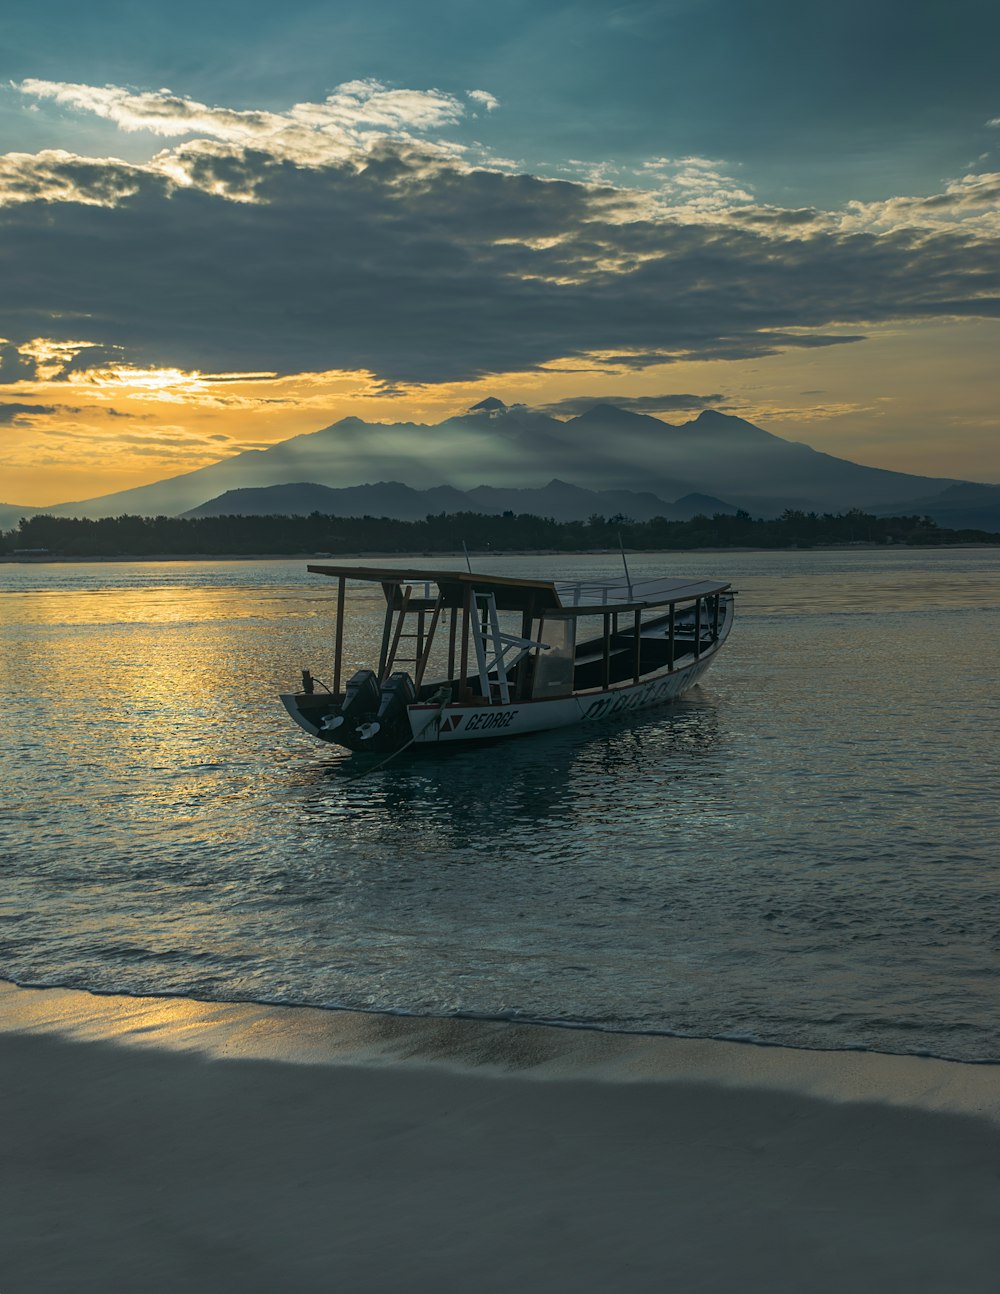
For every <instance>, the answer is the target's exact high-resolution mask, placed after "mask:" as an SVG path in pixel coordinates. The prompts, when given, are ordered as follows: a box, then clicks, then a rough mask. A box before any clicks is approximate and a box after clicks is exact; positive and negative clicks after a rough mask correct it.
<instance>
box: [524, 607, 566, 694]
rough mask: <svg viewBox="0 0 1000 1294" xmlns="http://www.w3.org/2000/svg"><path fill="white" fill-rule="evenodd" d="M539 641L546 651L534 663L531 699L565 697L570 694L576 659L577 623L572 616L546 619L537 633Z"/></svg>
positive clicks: (537, 654)
mask: <svg viewBox="0 0 1000 1294" xmlns="http://www.w3.org/2000/svg"><path fill="white" fill-rule="evenodd" d="M539 641H541V642H543V643H546V644H547V645H548V651H538V652H537V653H536V657H537V658H536V661H535V681H534V684H533V686H532V689H531V695H532V696H533V697H551V696H566V695H567V693H569V692H572V691H573V668H574V661H575V657H576V620H575V618H574V617H572V616H546V617H545V619H544V620H543V621H542V624H541V628H540V630H539Z"/></svg>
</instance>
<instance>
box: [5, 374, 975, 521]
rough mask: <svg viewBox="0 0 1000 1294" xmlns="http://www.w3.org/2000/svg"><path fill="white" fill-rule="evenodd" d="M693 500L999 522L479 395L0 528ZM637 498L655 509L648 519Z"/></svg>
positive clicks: (669, 433)
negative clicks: (447, 408) (126, 519)
mask: <svg viewBox="0 0 1000 1294" xmlns="http://www.w3.org/2000/svg"><path fill="white" fill-rule="evenodd" d="M567 482H572V485H570V484H568V483H567ZM487 483H488V484H487ZM276 487H281V488H280V489H277V490H276ZM321 487H325V489H326V491H329V493H324V492H323V489H322V488H321ZM574 490H576V491H577V493H576V494H575V495H574V493H573V491H574ZM260 491H264V492H265V493H263V494H262V493H258V492H260ZM248 492H249V493H248ZM265 495H266V497H265ZM595 495H600V496H601V497H600V499H595ZM699 495H700V496H703V500H702V502H701V503H700V504H699V506H698V507H697V509H696V510H697V511H706V512H707V511H731V510H733V509H736V508H744V509H746V510H747V511H748V512H750V513H751V514H752V515H754V516H774V515H778V514H780V513H781V512H783V511H784V510H785V509H786V508H801V509H803V510H805V511H818V512H829V511H844V510H846V509H849V508H852V507H860V508H864V509H866V510H868V511H871V512H876V513H882V514H888V513H920V514H926V515H930V516H932V517H934V518H935V520H938V522H939V524H942V525H954V526H973V525H976V526H980V527H982V528H985V529H1000V486H990V485H981V484H975V483H972V482H963V481H957V480H954V479H951V478H936V477H927V476H914V475H911V474H909V473H906V472H892V471H888V470H886V469H883V468H874V467H865V466H863V465H862V464H859V463H853V462H851V461H849V460H847V459H843V458H837V457H835V456H833V455H831V454H825V453H822V452H820V451H818V450H814V449H811V448H810V447H809V446H808V445H804V444H800V443H797V442H795V441H790V440H785V439H783V438H782V437H780V436H775V435H774V434H772V433H771V432H768V431H765V430H764V429H763V428H761V427H757V426H755V425H754V424H753V423H751V422H747V421H746V420H745V419H743V418H738V417H735V416H733V415H731V414H725V413H720V412H718V411H717V410H705V411H704V412H702V413H701V414H699V415H698V417H697V418H695V419H694V420H693V421H691V422H688V423H684V424H681V425H674V424H671V423H667V422H664V421H663V420H662V419H660V418H655V417H652V416H650V415H649V414H640V413H633V412H631V411H629V410H626V409H619V408H617V407H615V406H613V405H606V404H597V405H595V406H594V407H593V408H591V409H589V410H588V411H587V412H586V413H582V414H580V415H579V416H577V417H573V418H569V419H566V420H565V421H563V420H560V419H558V418H554V417H551V416H550V415H548V414H546V413H543V412H541V411H539V410H535V409H530V408H528V407H527V406H525V405H512V406H507V405H505V404H504V403H503V402H502V401H500V400H498V399H495V398H491V399H489V400H485V401H481V402H480V403H479V404H477V405H474V406H473V407H472V408H471V409H469V410H467V411H466V412H465V413H464V414H460V415H458V416H456V417H452V418H446V419H445V420H444V421H443V422H440V423H436V424H431V425H425V424H419V423H368V422H364V421H363V420H362V419H360V418H342V419H341V420H340V421H339V422H336V423H334V424H332V425H331V426H329V427H324V428H322V429H321V430H319V431H315V432H309V433H305V434H303V435H299V436H294V437H292V438H291V439H289V440H285V441H281V442H280V443H279V444H276V445H272V446H271V447H270V448H268V449H264V450H246V451H244V452H243V453H240V454H236V455H235V456H233V457H232V458H227V459H224V460H222V461H221V462H218V463H212V464H210V465H209V466H207V467H202V468H198V469H197V470H196V471H193V472H186V473H184V474H183V475H180V476H175V477H172V478H170V479H168V480H164V481H158V482H156V483H154V484H151V485H144V486H139V487H137V488H135V489H131V490H122V491H119V492H117V493H115V494H108V495H102V496H100V497H98V498H93V499H86V500H82V501H79V502H74V503H63V504H58V505H56V506H53V507H48V508H44V509H42V508H18V507H16V506H15V505H0V526H4V527H5V528H6V527H9V526H11V525H14V524H16V520H17V518H18V517H20V516H23V515H26V514H28V515H30V514H32V513H37V512H43V511H44V512H46V513H51V514H54V515H57V516H79V517H101V516H119V515H122V514H124V513H137V514H140V515H146V516H151V515H159V514H165V515H168V516H176V515H182V514H187V513H191V514H197V515H205V514H206V513H210V514H213V515H218V514H219V513H220V512H223V511H236V510H239V511H243V512H254V513H256V512H259V511H260V510H261V509H262V508H264V507H266V509H267V510H268V511H280V512H312V511H315V510H319V511H324V510H327V509H330V510H333V511H335V512H337V513H340V514H341V515H352V514H353V515H357V514H358V512H359V510H360V511H361V512H362V514H364V513H367V514H369V515H373V516H399V517H404V516H411V515H413V513H412V509H414V508H419V509H421V511H419V513H418V514H417V515H420V516H423V515H426V513H427V512H440V511H442V510H444V511H454V510H462V509H466V508H472V509H473V510H477V511H484V512H494V511H505V510H507V509H508V508H509V509H511V510H513V511H515V512H524V511H535V512H540V513H542V515H546V516H558V517H559V518H562V519H570V518H569V516H568V513H567V509H569V510H570V511H573V510H574V509H579V510H580V511H579V512H577V513H576V515H578V516H583V517H586V516H589V515H591V514H592V513H593V512H601V513H604V514H605V515H609V514H610V515H613V514H614V513H617V512H621V513H623V514H625V515H627V516H631V517H634V518H635V519H636V520H640V519H642V518H643V517H644V516H646V515H658V514H662V515H666V516H670V515H676V516H678V517H680V515H682V514H684V512H685V511H686V509H687V508H688V507H689V500H690V498H691V496H699ZM669 500H676V502H674V503H669V502H668V501H669ZM651 507H654V508H655V509H656V511H655V512H654V513H652V514H648V509H649V508H651ZM677 509H680V510H681V512H680V513H677V512H676V510H677ZM945 516H947V518H948V520H944V518H945ZM972 517H975V518H976V520H972V519H971V518H972Z"/></svg>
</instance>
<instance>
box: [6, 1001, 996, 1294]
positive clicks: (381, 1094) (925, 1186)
mask: <svg viewBox="0 0 1000 1294" xmlns="http://www.w3.org/2000/svg"><path fill="white" fill-rule="evenodd" d="M0 1056H2V1059H3V1071H4V1075H5V1083H4V1094H5V1115H6V1118H5V1135H4V1153H3V1156H2V1160H0V1162H2V1163H3V1173H4V1180H5V1183H7V1184H9V1189H8V1191H7V1195H6V1202H5V1205H4V1208H3V1210H0V1228H2V1230H3V1233H4V1234H3V1237H2V1243H0V1272H2V1274H3V1276H4V1277H5V1278H6V1279H5V1280H4V1282H3V1284H4V1288H5V1289H6V1288H10V1289H11V1290H15V1289H16V1290H18V1291H19V1292H20V1294H62V1292H65V1294H70V1292H72V1294H90V1292H91V1291H93V1294H98V1291H100V1294H105V1292H106V1291H107V1290H109V1289H111V1290H142V1291H143V1294H168V1292H169V1294H175V1292H176V1291H177V1290H179V1289H183V1290H185V1291H186V1294H228V1291H233V1294H236V1291H239V1294H274V1291H276V1290H290V1291H293V1292H294V1294H314V1292H315V1294H326V1292H327V1291H329V1290H330V1289H344V1290H347V1291H350V1294H396V1291H404V1292H405V1291H414V1292H416V1294H423V1291H425V1290H426V1291H434V1292H435V1294H437V1292H438V1291H440V1292H441V1294H468V1292H469V1291H470V1290H475V1291H476V1292H477V1294H511V1291H515V1290H517V1291H523V1292H524V1294H534V1292H535V1291H537V1292H538V1294H608V1291H615V1292H616V1294H618V1292H619V1291H621V1294H647V1292H648V1294H662V1291H664V1290H669V1289H673V1288H675V1287H676V1288H678V1289H681V1288H690V1289H693V1290H697V1291H698V1292H699V1294H729V1292H730V1291H732V1290H739V1291H741V1294H765V1292H766V1294H802V1291H805V1290H808V1291H810V1294H813V1292H814V1291H815V1292H817V1294H839V1292H841V1291H843V1290H845V1289H850V1290H852V1291H858V1292H859V1294H883V1292H884V1291H885V1290H886V1289H891V1288H897V1287H899V1288H904V1289H906V1290H907V1291H908V1294H942V1292H943V1291H945V1290H951V1289H960V1290H962V1291H963V1294H992V1291H993V1290H994V1289H995V1288H996V1270H997V1265H998V1263H1000V1233H998V1231H997V1228H996V1216H997V1212H998V1210H1000V1181H998V1178H997V1173H996V1163H997V1162H998V1158H1000V1069H998V1067H996V1066H986V1065H967V1064H962V1063H960V1062H954V1061H937V1060H930V1059H923V1058H916V1057H895V1056H882V1055H879V1054H877V1053H872V1052H852V1053H846V1052H840V1053H833V1052H794V1051H789V1050H785V1049H782V1048H774V1047H756V1046H753V1045H749V1044H739V1043H724V1042H708V1043H701V1042H696V1041H694V1040H687V1039H675V1038H663V1037H650V1036H639V1035H611V1034H603V1033H585V1032H582V1031H575V1030H566V1029H558V1028H552V1027H546V1026H532V1025H520V1024H516V1023H506V1022H480V1021H470V1020H450V1019H449V1020H441V1019H437V1020H432V1019H431V1020H428V1019H420V1018H415V1017H400V1016H374V1015H371V1016H369V1015H363V1016H362V1015H352V1014H350V1013H339V1012H329V1011H323V1010H320V1009H317V1008H311V1007H252V1006H248V1005H239V1004H227V1003H204V1002H193V1001H191V1000H189V999H182V998H124V997H111V996H108V997H105V996H94V995H91V994H88V993H85V992H83V991H80V990H73V989H27V988H19V987H18V986H16V985H12V984H5V983H0Z"/></svg>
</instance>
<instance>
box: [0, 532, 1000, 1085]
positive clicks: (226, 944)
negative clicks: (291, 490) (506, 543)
mask: <svg viewBox="0 0 1000 1294" xmlns="http://www.w3.org/2000/svg"><path fill="white" fill-rule="evenodd" d="M436 560H437V561H440V559H436ZM430 564H434V563H433V561H432V562H431V563H430ZM441 564H442V565H446V564H450V563H444V562H442V563H441ZM475 565H476V567H477V568H479V569H483V570H493V571H501V570H502V571H504V572H506V573H510V574H525V575H528V574H544V575H550V576H557V577H563V578H583V577H591V576H598V575H604V574H617V573H618V570H619V565H618V560H617V559H616V558H615V557H613V556H607V557H605V556H585V557H569V558H566V557H554V558H539V557H518V558H504V559H500V558H478V559H475ZM631 565H632V569H633V573H634V574H654V573H659V572H663V573H668V574H669V573H676V574H678V575H687V574H692V575H694V574H704V575H718V576H720V577H722V578H731V579H732V580H733V582H734V584H735V585H736V587H737V588H739V589H740V591H741V595H740V597H739V599H738V612H737V622H736V626H735V628H734V630H733V633H732V636H731V637H730V639H729V643H728V644H727V646H726V648H725V649H724V651H723V653H722V655H721V657H720V659H719V661H718V662H717V663H716V664H715V665H714V666H713V668H712V670H711V671H710V672H709V674H708V675H707V676H706V679H705V680H704V682H703V684H702V686H701V687H700V688H698V689H696V690H695V691H694V692H692V693H691V694H689V698H688V699H686V700H684V701H683V702H681V703H679V704H677V705H676V706H675V707H674V708H673V709H671V710H665V711H662V712H659V713H658V714H656V716H655V717H653V718H652V719H647V720H645V721H636V720H634V719H633V720H627V719H626V720H618V721H614V720H612V721H609V723H608V724H607V726H604V727H595V728H590V729H587V730H586V731H583V730H578V731H575V732H574V731H570V732H564V733H557V734H552V735H542V736H538V737H534V738H525V739H522V740H520V741H517V740H515V741H512V742H509V743H506V744H497V745H493V746H487V747H484V748H481V749H478V750H476V749H472V750H466V751H461V752H455V753H452V754H450V755H448V756H442V755H430V756H414V755H410V754H406V755H403V756H401V757H400V758H398V759H396V760H394V761H393V762H392V763H391V764H389V765H388V767H386V768H385V769H383V770H381V771H378V772H374V773H371V774H369V775H367V776H362V777H358V778H353V779H352V778H350V777H349V774H351V773H354V772H357V771H358V770H359V769H360V768H364V767H365V766H366V765H370V763H371V760H370V759H368V760H367V761H366V760H364V759H359V757H356V756H355V757H352V756H349V755H347V753H346V752H340V751H334V750H331V749H329V748H326V747H323V746H320V745H319V744H318V743H316V742H314V741H312V740H311V739H310V738H309V737H307V736H306V734H305V733H303V732H302V731H301V730H300V729H298V728H296V727H295V726H294V725H293V724H292V722H291V720H290V719H289V718H288V717H287V715H286V714H285V712H284V710H283V709H282V707H281V705H280V703H279V702H278V700H277V693H278V691H279V690H287V689H288V688H289V687H290V686H291V687H294V686H295V685H297V680H298V671H299V670H300V668H302V667H303V666H306V665H308V666H310V667H311V668H312V669H313V670H314V672H315V673H316V674H318V675H319V676H320V677H325V676H326V674H327V671H328V669H329V660H330V655H331V623H332V621H331V616H330V610H331V594H333V593H334V591H335V589H334V585H333V582H332V581H327V580H324V579H323V578H322V577H318V576H310V575H308V574H307V573H306V571H305V562H304V561H299V560H296V561H263V562H166V563H145V562H144V563H126V562H122V563H114V564H112V563H92V564H78V565H71V564H65V565H4V566H0V697H2V711H0V787H2V792H0V976H3V977H6V978H8V979H12V980H16V981H17V982H18V983H22V984H36V985H56V984H58V985H69V986H73V987H78V988H89V989H96V990H100V991H105V992H125V993H153V994H187V995H193V996H195V997H199V998H208V999H220V1000H227V1001H228V1000H247V999H252V1000H255V1001H264V1002H284V1003H308V1004H311V1005H315V1006H326V1007H348V1008H361V1009H368V1010H377V1011H404V1012H414V1013H420V1014H430V1015H448V1014H452V1013H462V1014H472V1015H484V1016H498V1017H512V1018H518V1019H530V1020H549V1021H558V1022H562V1023H565V1024H571V1025H582V1026H588V1027H600V1028H605V1029H618V1030H639V1031H668V1032H673V1033H679V1034H685V1035H692V1036H697V1037H725V1038H733V1037H736V1038H746V1039H756V1040H761V1041H767V1042H773V1043H785V1044H789V1045H794V1046H801V1047H837V1048H839V1047H865V1048H872V1049H875V1050H880V1051H893V1052H915V1053H932V1054H935V1055H940V1056H951V1057H958V1058H964V1059H968V1060H991V1061H1000V883H998V882H1000V808H998V804H1000V754H998V751H1000V743H998V721H1000V686H998V668H997V663H998V652H997V645H998V642H1000V551H998V550H996V549H992V550H987V549H982V550H979V549H964V550H953V551H950V552H920V551H908V550H907V551H895V550H887V551H878V552H872V551H861V550H857V551H854V550H849V551H838V552H817V553H811V552H796V553H712V554H681V555H677V556H671V555H657V556H645V557H635V558H633V559H631ZM376 613H377V608H376V606H375V603H374V601H372V599H371V598H370V597H369V598H367V599H362V601H361V603H360V605H359V608H358V611H357V613H356V621H355V622H354V623H353V624H352V626H351V627H350V628H349V630H348V644H349V645H350V644H352V643H353V644H354V646H355V647H356V648H357V651H356V655H357V657H358V658H359V660H360V657H361V656H362V655H363V650H362V649H363V647H364V644H365V642H366V641H368V640H370V638H371V636H372V634H373V632H374V627H375V616H376Z"/></svg>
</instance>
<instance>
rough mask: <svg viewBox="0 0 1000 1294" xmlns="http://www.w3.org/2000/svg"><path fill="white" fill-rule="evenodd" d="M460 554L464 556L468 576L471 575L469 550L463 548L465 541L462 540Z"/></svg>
mask: <svg viewBox="0 0 1000 1294" xmlns="http://www.w3.org/2000/svg"><path fill="white" fill-rule="evenodd" d="M462 552H463V553H464V554H465V564H466V566H467V567H468V568H469V574H470V575H471V574H472V563H471V562H470V561H469V550H468V549H467V548H466V546H465V540H464V539H463V540H462Z"/></svg>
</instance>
